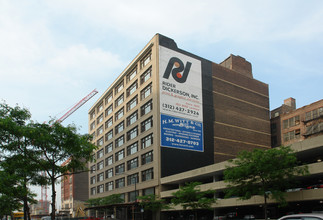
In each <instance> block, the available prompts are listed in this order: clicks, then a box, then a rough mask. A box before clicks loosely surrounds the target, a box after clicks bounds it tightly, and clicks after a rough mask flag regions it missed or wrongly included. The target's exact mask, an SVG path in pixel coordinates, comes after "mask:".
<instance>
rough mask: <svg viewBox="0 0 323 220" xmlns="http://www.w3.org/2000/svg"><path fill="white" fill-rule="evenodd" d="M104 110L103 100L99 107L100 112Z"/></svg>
mask: <svg viewBox="0 0 323 220" xmlns="http://www.w3.org/2000/svg"><path fill="white" fill-rule="evenodd" d="M102 110H103V103H102V102H101V103H100V105H99V107H98V112H100V111H102Z"/></svg>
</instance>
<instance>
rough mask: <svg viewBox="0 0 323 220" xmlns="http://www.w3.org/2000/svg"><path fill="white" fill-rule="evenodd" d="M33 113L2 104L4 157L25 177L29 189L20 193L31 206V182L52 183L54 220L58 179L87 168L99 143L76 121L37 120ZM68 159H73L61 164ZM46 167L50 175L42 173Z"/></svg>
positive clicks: (0, 154)
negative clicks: (76, 123) (32, 115)
mask: <svg viewBox="0 0 323 220" xmlns="http://www.w3.org/2000/svg"><path fill="white" fill-rule="evenodd" d="M30 117H31V114H30V112H29V111H28V110H26V109H21V108H20V107H18V106H16V107H14V108H12V107H10V106H8V105H7V104H5V103H4V104H0V147H1V148H0V159H1V160H0V161H6V162H9V161H11V162H10V168H12V169H13V170H15V171H14V173H15V174H16V176H17V174H18V176H19V174H20V175H21V176H22V177H23V178H22V180H23V183H22V184H21V185H22V186H24V187H25V190H21V191H20V193H21V194H23V195H24V203H25V206H27V207H28V205H27V202H28V195H29V197H30V196H31V194H30V193H29V191H28V189H27V184H39V185H51V187H52V213H51V216H52V219H53V220H54V218H55V211H56V207H55V204H56V189H55V183H56V181H57V179H59V178H60V177H61V176H63V175H66V174H69V175H72V174H74V173H78V172H87V171H88V170H87V168H86V164H87V162H88V161H89V160H90V159H92V152H93V150H94V149H96V146H95V145H93V144H91V143H90V139H91V136H90V135H87V134H86V135H80V134H78V133H77V128H76V127H75V126H73V125H69V126H67V127H64V126H62V125H61V124H59V123H49V124H45V123H43V124H40V123H33V122H31V121H30V120H29V119H30ZM18 157H21V159H18ZM67 160H69V163H67V165H65V166H61V165H62V163H63V162H65V161H67ZM8 164H9V163H8ZM42 171H44V172H46V174H47V177H46V178H43V177H42V176H41V175H40V174H41V172H42ZM7 173H10V172H7ZM10 174H11V173H10ZM17 184H18V183H17ZM19 196H20V194H19ZM19 198H20V197H19ZM26 216H27V215H26V214H25V218H26Z"/></svg>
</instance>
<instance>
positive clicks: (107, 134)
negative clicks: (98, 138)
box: [105, 129, 113, 141]
mask: <svg viewBox="0 0 323 220" xmlns="http://www.w3.org/2000/svg"><path fill="white" fill-rule="evenodd" d="M112 138H113V129H111V130H110V131H108V133H106V134H105V141H109V140H111V139H112Z"/></svg>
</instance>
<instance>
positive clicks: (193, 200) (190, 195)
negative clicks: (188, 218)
mask: <svg viewBox="0 0 323 220" xmlns="http://www.w3.org/2000/svg"><path fill="white" fill-rule="evenodd" d="M200 185H201V183H200V182H191V183H185V185H184V186H180V188H179V190H178V191H176V192H174V193H172V194H173V196H174V198H172V200H171V202H172V203H173V204H174V205H181V206H182V207H183V208H184V209H185V210H186V209H191V210H197V209H210V208H211V205H212V203H215V202H216V199H215V198H214V193H215V190H207V191H201V190H200ZM195 216H196V218H197V212H195Z"/></svg>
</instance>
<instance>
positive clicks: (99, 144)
mask: <svg viewBox="0 0 323 220" xmlns="http://www.w3.org/2000/svg"><path fill="white" fill-rule="evenodd" d="M102 145H103V137H102V138H100V139H99V140H98V141H97V146H99V147H100V146H102Z"/></svg>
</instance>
